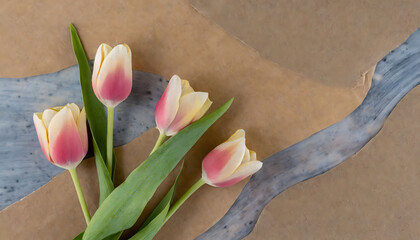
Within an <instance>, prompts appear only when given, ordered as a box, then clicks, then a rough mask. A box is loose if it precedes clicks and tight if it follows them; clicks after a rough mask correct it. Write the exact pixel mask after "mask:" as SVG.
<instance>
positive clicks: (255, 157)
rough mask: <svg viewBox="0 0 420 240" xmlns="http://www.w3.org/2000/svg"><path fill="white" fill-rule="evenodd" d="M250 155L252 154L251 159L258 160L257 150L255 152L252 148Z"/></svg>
mask: <svg viewBox="0 0 420 240" xmlns="http://www.w3.org/2000/svg"><path fill="white" fill-rule="evenodd" d="M249 155H250V159H249V161H255V160H257V153H256V152H254V151H252V150H249Z"/></svg>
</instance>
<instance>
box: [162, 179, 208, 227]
mask: <svg viewBox="0 0 420 240" xmlns="http://www.w3.org/2000/svg"><path fill="white" fill-rule="evenodd" d="M204 184H205V182H204V180H203V179H202V178H200V180H198V181H197V182H196V183H194V185H192V186H191V187H190V189H188V190H187V191H186V192H185V193H184V195H182V197H181V198H179V199H178V201H176V202H175V203H174V205H172V207H171V208H170V209H169V211H168V214H167V215H166V218H165V221H164V222H163V224H165V223H166V222H167V221H168V220H169V218H171V217H172V215H174V213H175V212H176V210H178V208H179V207H181V205H182V204H183V203H184V202H185V201H186V200H187V199H188V198H189V197H191V195H192V194H193V193H194V192H195V191H197V190H198V189H199V188H200V187H201V186H203V185H204Z"/></svg>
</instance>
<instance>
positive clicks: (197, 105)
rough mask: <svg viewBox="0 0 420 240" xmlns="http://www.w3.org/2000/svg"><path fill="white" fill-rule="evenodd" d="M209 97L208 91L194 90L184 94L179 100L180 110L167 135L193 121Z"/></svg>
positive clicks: (174, 132) (173, 133) (171, 134)
mask: <svg viewBox="0 0 420 240" xmlns="http://www.w3.org/2000/svg"><path fill="white" fill-rule="evenodd" d="M207 98H208V93H206V92H192V93H189V94H187V95H184V96H182V97H181V98H180V100H179V109H178V112H177V113H176V116H175V119H174V120H173V121H172V123H171V125H170V126H169V128H168V130H167V131H166V135H167V136H173V135H175V134H176V133H177V132H179V131H181V130H182V129H183V128H184V127H186V126H187V125H188V124H190V123H192V122H193V119H194V116H195V115H196V114H197V113H198V112H199V111H200V109H201V108H202V107H203V105H204V103H205V102H206V99H207Z"/></svg>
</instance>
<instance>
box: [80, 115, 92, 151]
mask: <svg viewBox="0 0 420 240" xmlns="http://www.w3.org/2000/svg"><path fill="white" fill-rule="evenodd" d="M77 130H78V131H79V135H80V139H81V140H82V145H83V148H84V150H85V151H86V153H87V151H88V146H89V142H88V133H87V127H86V111H85V108H82V111H81V112H80V114H79V118H78V119H77Z"/></svg>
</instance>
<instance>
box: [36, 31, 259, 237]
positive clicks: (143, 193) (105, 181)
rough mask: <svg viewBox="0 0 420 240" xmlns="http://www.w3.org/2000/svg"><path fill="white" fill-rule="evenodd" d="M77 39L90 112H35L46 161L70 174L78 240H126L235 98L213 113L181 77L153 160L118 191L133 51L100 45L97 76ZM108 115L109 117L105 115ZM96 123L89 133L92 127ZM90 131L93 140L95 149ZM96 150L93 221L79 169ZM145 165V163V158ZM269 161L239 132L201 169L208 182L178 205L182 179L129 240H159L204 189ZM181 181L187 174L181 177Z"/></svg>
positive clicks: (160, 107) (165, 103)
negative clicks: (117, 150)
mask: <svg viewBox="0 0 420 240" xmlns="http://www.w3.org/2000/svg"><path fill="white" fill-rule="evenodd" d="M70 28H71V37H72V43H73V49H74V52H75V55H76V58H77V61H78V63H79V71H80V85H81V91H82V96H83V103H84V107H82V108H81V109H80V108H79V106H77V105H76V104H74V103H70V104H67V105H65V106H60V107H51V108H49V109H46V110H44V111H43V112H38V113H34V115H33V121H34V124H35V128H36V131H37V135H38V139H39V142H40V145H41V148H42V151H43V153H44V154H45V156H46V158H47V159H48V160H49V161H50V162H51V163H53V164H55V165H56V166H58V167H61V168H64V169H67V170H69V172H70V175H71V178H72V180H73V182H74V186H75V189H76V193H77V196H78V198H79V201H80V205H81V210H82V211H83V214H84V218H85V221H86V230H85V231H84V232H82V233H80V234H79V235H78V236H75V239H84V240H87V239H92V240H97V239H119V238H120V236H121V234H122V232H123V231H124V230H126V229H129V228H131V227H132V226H133V225H134V223H136V221H137V220H138V218H139V216H140V215H141V214H142V212H143V210H144V208H145V206H146V204H147V203H148V202H149V200H150V199H151V198H152V196H153V194H154V193H155V191H156V189H157V188H158V187H159V186H160V184H161V183H162V182H163V180H164V179H165V178H166V177H167V176H168V175H169V173H170V172H172V171H173V169H174V168H175V166H176V165H178V164H179V163H180V162H181V160H182V158H183V157H184V155H185V154H186V153H187V152H188V151H189V150H190V149H191V148H192V146H193V145H194V144H195V143H196V142H197V141H198V139H199V138H200V137H201V136H202V135H203V134H204V133H205V132H206V130H207V129H208V128H209V127H210V126H211V125H212V124H213V123H214V122H215V121H217V120H218V119H219V118H220V117H221V116H222V115H223V114H224V113H225V112H226V111H227V110H228V108H229V107H230V105H231V104H232V102H233V99H231V100H229V101H227V102H226V103H225V104H223V105H222V106H220V107H219V108H218V109H216V110H214V111H213V112H211V113H209V114H207V115H205V114H206V112H207V111H208V110H209V109H210V107H211V105H212V101H210V99H209V94H208V93H207V92H199V91H195V90H194V89H193V88H192V87H191V86H190V84H189V82H188V81H187V80H183V79H181V78H180V77H179V76H177V75H174V76H173V77H172V78H171V79H170V81H169V83H168V86H167V88H166V90H165V91H164V93H163V95H162V96H161V98H160V100H159V101H158V103H157V105H156V108H155V121H156V127H157V129H158V130H159V132H160V134H159V137H158V139H157V140H156V144H155V146H154V148H153V150H152V151H151V153H150V155H149V157H148V158H147V159H145V160H144V161H143V162H142V163H141V164H140V165H139V166H138V167H137V168H135V169H134V170H133V171H132V172H131V173H130V175H129V176H128V177H127V178H126V179H125V181H124V182H123V183H122V184H120V185H119V186H117V187H115V185H114V177H115V167H116V161H117V159H116V157H115V154H114V148H113V123H114V110H115V108H116V107H117V106H118V105H119V104H120V103H122V102H123V101H124V100H125V99H126V98H127V97H128V96H129V94H130V92H131V88H132V84H133V82H132V65H131V58H132V56H131V50H130V48H129V46H127V45H126V44H120V45H117V46H115V47H111V46H109V45H107V44H101V45H100V46H99V48H98V50H97V53H96V56H95V61H94V65H93V70H92V71H91V69H90V67H89V63H88V59H87V57H86V54H85V52H84V49H83V47H82V44H81V42H80V39H79V37H78V35H77V32H76V29H75V28H74V26H73V25H71V26H70ZM105 108H106V111H105ZM87 123H89V128H88V127H87ZM88 130H89V131H90V133H91V134H90V135H91V144H89V137H88V135H89V134H88ZM89 146H92V148H93V152H94V155H95V163H96V168H97V173H98V180H99V188H100V197H99V208H98V209H97V211H96V212H95V214H94V215H93V216H91V215H90V212H89V209H88V207H87V205H86V202H85V198H84V195H83V191H82V189H81V186H80V183H79V179H78V176H77V171H76V168H77V166H78V165H79V164H80V162H81V161H82V160H83V158H84V157H85V156H86V154H87V152H88V148H89ZM139 162H141V159H139ZM261 167H262V162H261V161H258V160H257V157H256V153H255V152H254V151H251V150H249V149H248V148H247V146H246V144H245V131H244V130H242V129H239V130H237V131H236V132H235V133H233V135H232V136H231V137H230V138H229V139H227V140H226V141H225V142H223V143H221V144H220V145H218V146H217V147H216V148H214V149H213V150H212V151H210V152H209V153H208V154H207V155H206V156H205V157H204V159H203V162H202V177H201V178H200V179H199V180H198V181H197V182H195V183H192V184H191V187H190V189H188V190H187V191H186V192H185V193H184V194H183V195H182V196H181V197H180V198H179V199H177V200H176V201H174V199H173V198H174V194H175V192H176V185H177V179H178V178H177V179H176V180H175V181H174V183H173V185H172V187H171V188H170V189H169V191H168V192H167V193H166V195H165V196H164V197H163V199H162V200H161V201H160V203H159V204H158V205H157V206H156V207H155V209H154V210H153V212H152V213H151V214H150V215H149V216H148V218H147V219H146V221H145V222H144V223H143V225H142V226H141V228H140V229H139V231H138V232H137V233H136V234H135V235H134V236H132V237H131V238H130V239H133V240H134V239H152V238H153V237H154V236H155V235H156V233H157V232H158V231H159V229H160V228H161V227H162V226H163V225H164V224H165V223H166V222H167V221H168V220H169V219H170V217H171V216H172V215H173V214H175V212H176V211H177V210H178V209H179V208H180V207H181V206H182V204H183V203H184V202H185V201H186V200H187V199H188V198H189V197H190V196H191V195H192V194H193V193H194V192H195V191H197V190H198V189H199V188H200V187H201V186H203V185H204V184H208V185H210V186H214V187H227V186H231V185H233V184H235V183H237V182H239V181H241V180H243V179H244V178H246V177H248V176H250V175H252V174H253V173H255V172H257V171H258V170H259V169H260V168H261ZM181 169H182V168H181ZM179 174H181V171H180V172H179V173H178V177H179Z"/></svg>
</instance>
